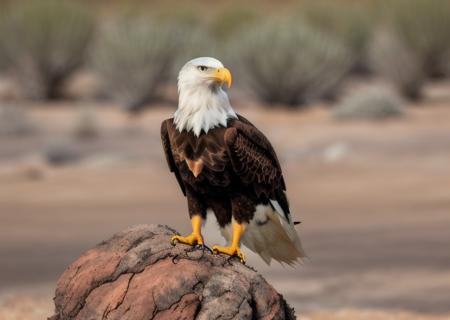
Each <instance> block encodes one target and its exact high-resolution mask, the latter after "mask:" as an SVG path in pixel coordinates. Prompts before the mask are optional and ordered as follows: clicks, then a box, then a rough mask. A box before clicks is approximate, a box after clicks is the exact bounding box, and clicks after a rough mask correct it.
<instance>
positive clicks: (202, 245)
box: [195, 244, 213, 254]
mask: <svg viewBox="0 0 450 320" xmlns="http://www.w3.org/2000/svg"><path fill="white" fill-rule="evenodd" d="M195 248H196V249H200V250H202V251H205V249H206V250H208V251H209V253H211V254H212V253H213V251H212V250H211V248H210V247H208V246H206V245H204V244H197V245H196V246H195Z"/></svg>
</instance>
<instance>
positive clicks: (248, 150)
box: [225, 116, 289, 215]
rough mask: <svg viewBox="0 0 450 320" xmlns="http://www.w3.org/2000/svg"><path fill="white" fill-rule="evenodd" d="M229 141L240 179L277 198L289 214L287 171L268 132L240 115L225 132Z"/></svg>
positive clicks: (231, 155) (256, 189) (260, 192)
mask: <svg viewBox="0 0 450 320" xmlns="http://www.w3.org/2000/svg"><path fill="white" fill-rule="evenodd" d="M225 143H226V145H227V150H228V155H229V157H230V160H231V164H232V167H233V170H234V172H235V173H236V175H237V176H238V177H239V178H240V180H241V181H242V182H243V183H244V184H246V185H251V186H253V188H254V190H255V192H256V194H257V195H258V196H262V195H264V196H266V197H267V198H269V199H272V200H277V201H278V203H279V204H280V206H281V208H282V209H283V211H284V212H285V214H286V215H288V214H289V205H288V202H287V198H286V195H285V193H284V191H285V190H286V184H285V182H284V178H283V173H282V171H281V167H280V163H279V161H278V157H277V155H276V153H275V150H274V149H273V147H272V145H271V144H270V142H269V140H268V139H267V138H266V137H265V136H264V134H263V133H262V132H261V131H259V130H258V129H257V128H256V127H255V126H254V125H252V124H251V123H250V122H249V121H248V120H247V119H245V118H244V117H241V116H239V118H238V119H237V120H233V121H231V122H230V125H229V128H228V129H227V130H226V132H225Z"/></svg>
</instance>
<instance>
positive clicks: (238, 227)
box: [212, 221, 245, 263]
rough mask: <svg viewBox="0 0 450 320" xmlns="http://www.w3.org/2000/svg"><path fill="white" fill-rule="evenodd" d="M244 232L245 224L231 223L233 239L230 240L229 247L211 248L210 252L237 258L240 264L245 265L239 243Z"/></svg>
mask: <svg viewBox="0 0 450 320" xmlns="http://www.w3.org/2000/svg"><path fill="white" fill-rule="evenodd" d="M244 232H245V224H243V223H238V222H236V221H233V238H232V240H231V246H229V247H220V246H213V247H212V250H213V253H215V254H217V253H224V254H227V255H229V256H231V257H233V256H237V257H238V258H239V259H240V260H241V262H242V263H245V256H244V254H243V253H242V252H241V248H240V247H239V246H240V242H241V237H242V235H243V234H244Z"/></svg>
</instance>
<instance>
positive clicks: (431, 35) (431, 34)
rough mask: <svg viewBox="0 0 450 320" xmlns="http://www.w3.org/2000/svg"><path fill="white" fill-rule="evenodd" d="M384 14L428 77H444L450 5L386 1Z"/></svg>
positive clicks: (437, 0)
mask: <svg viewBox="0 0 450 320" xmlns="http://www.w3.org/2000/svg"><path fill="white" fill-rule="evenodd" d="M384 11H385V16H386V18H387V19H388V22H389V24H390V25H391V27H392V30H393V31H394V32H395V33H396V35H397V36H398V37H399V39H401V41H403V42H404V43H405V44H406V45H407V46H408V47H409V48H410V49H412V50H414V51H415V52H416V54H417V55H418V56H419V57H420V58H421V59H422V61H423V67H424V71H425V72H426V74H427V75H428V76H431V77H440V76H443V75H444V68H445V67H444V64H445V63H446V61H447V60H446V59H447V58H448V57H446V53H447V52H448V51H449V50H450V1H448V0H396V1H386V2H385V10H384Z"/></svg>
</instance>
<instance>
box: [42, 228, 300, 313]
mask: <svg viewBox="0 0 450 320" xmlns="http://www.w3.org/2000/svg"><path fill="white" fill-rule="evenodd" d="M174 234H176V232H175V231H174V230H172V229H170V228H168V227H166V226H161V225H142V226H136V227H133V228H130V229H127V230H125V231H123V232H120V233H118V234H116V235H114V236H113V237H112V238H111V239H109V240H107V241H104V242H102V243H100V244H99V245H97V246H96V247H95V248H93V249H91V250H89V251H87V252H86V253H85V254H83V255H82V256H81V257H80V258H79V259H78V260H76V261H75V262H74V263H72V265H70V266H69V268H67V270H66V271H65V272H64V273H63V275H62V276H61V278H60V279H59V280H58V284H57V288H56V293H55V298H54V301H55V315H54V316H52V317H51V318H50V319H51V320H68V319H80V320H81V319H83V320H87V319H123V320H125V319H126V320H134V319H186V320H188V319H207V320H212V319H252V320H253V319H295V316H294V311H293V309H291V308H290V307H289V306H288V305H287V303H286V302H285V301H284V299H283V297H282V296H281V295H280V294H278V293H277V292H276V291H275V289H274V288H273V287H272V286H270V285H269V284H268V283H267V282H266V281H265V280H264V278H263V277H262V276H261V275H259V274H258V273H257V272H256V271H255V270H253V269H251V268H250V267H248V266H245V265H243V264H241V263H240V262H239V261H238V260H237V259H236V258H229V257H227V256H224V255H212V254H211V253H210V252H209V251H208V250H205V249H199V248H193V247H190V246H186V245H183V244H177V245H176V246H172V245H171V244H170V238H171V237H172V236H173V235H174Z"/></svg>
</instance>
